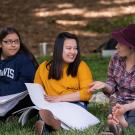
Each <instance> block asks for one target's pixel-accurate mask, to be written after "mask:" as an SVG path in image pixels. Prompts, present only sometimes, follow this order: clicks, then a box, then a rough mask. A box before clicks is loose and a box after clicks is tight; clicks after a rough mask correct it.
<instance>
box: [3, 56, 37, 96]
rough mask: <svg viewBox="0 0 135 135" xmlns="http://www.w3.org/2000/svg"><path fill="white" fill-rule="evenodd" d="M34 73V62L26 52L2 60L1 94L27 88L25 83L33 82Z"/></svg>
mask: <svg viewBox="0 0 135 135" xmlns="http://www.w3.org/2000/svg"><path fill="white" fill-rule="evenodd" d="M34 74H35V67H34V64H33V63H32V60H30V58H29V57H28V56H27V55H26V54H24V53H19V54H16V55H15V56H13V57H11V58H8V59H6V60H0V96H6V95H11V94H15V93H19V92H22V91H24V90H26V89H27V88H26V86H25V84H24V83H26V82H33V79H34Z"/></svg>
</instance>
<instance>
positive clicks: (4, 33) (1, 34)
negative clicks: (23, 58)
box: [0, 27, 38, 69]
mask: <svg viewBox="0 0 135 135" xmlns="http://www.w3.org/2000/svg"><path fill="white" fill-rule="evenodd" d="M13 33H15V34H17V36H18V37H19V41H20V50H19V51H18V53H20V52H24V53H25V54H26V55H28V57H29V58H30V59H31V60H32V62H33V64H34V67H35V68H36V69H37V67H38V63H37V61H36V59H35V57H34V56H33V54H32V53H31V52H30V51H29V50H28V49H27V47H26V46H25V45H24V43H23V42H22V39H21V36H20V34H19V32H18V31H17V30H16V29H15V28H12V27H6V28H3V29H1V31H0V44H2V40H3V39H4V38H5V37H6V36H7V35H8V34H13ZM1 53H2V48H0V55H1Z"/></svg>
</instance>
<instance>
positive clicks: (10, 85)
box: [0, 27, 38, 120]
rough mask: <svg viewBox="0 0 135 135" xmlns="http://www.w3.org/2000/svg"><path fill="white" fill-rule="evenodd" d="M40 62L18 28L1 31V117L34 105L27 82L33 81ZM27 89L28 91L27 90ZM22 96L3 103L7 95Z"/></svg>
mask: <svg viewBox="0 0 135 135" xmlns="http://www.w3.org/2000/svg"><path fill="white" fill-rule="evenodd" d="M37 67H38V64H37V62H36V60H35V58H34V56H33V55H32V54H31V53H30V52H29V51H28V49H27V48H26V47H25V45H24V43H23V42H22V40H21V37H20V35H19V33H18V32H17V30H16V29H14V28H12V27H7V28H4V29H2V30H1V31H0V119H1V120H3V119H4V120H5V119H6V118H7V117H8V116H10V115H11V114H12V112H14V111H17V110H19V109H22V108H24V107H28V106H31V105H32V102H31V100H30V97H29V96H28V93H27V88H26V86H25V83H32V82H33V78H34V74H35V71H36V69H37ZM25 91H26V92H25ZM22 92H24V93H23V94H22V96H20V97H18V98H16V99H14V100H11V101H10V102H7V103H2V100H3V98H5V96H9V95H10V96H12V95H14V94H19V93H22Z"/></svg>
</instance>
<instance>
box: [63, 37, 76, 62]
mask: <svg viewBox="0 0 135 135" xmlns="http://www.w3.org/2000/svg"><path fill="white" fill-rule="evenodd" d="M77 53H78V50H77V43H76V40H75V39H70V38H69V39H68V38H67V39H65V41H64V46H63V54H62V58H63V61H64V63H67V64H69V63H72V62H74V60H75V58H76V56H77Z"/></svg>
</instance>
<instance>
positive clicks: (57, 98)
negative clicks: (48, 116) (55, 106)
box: [44, 95, 61, 102]
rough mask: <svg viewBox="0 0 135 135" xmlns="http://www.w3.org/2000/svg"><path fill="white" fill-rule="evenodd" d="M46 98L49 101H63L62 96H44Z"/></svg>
mask: <svg viewBox="0 0 135 135" xmlns="http://www.w3.org/2000/svg"><path fill="white" fill-rule="evenodd" d="M44 98H45V100H46V101H48V102H61V96H48V95H45V96H44Z"/></svg>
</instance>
